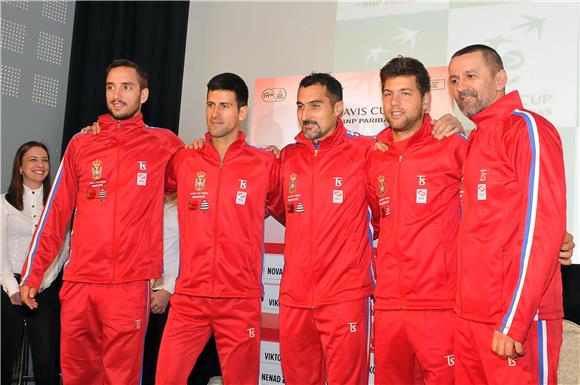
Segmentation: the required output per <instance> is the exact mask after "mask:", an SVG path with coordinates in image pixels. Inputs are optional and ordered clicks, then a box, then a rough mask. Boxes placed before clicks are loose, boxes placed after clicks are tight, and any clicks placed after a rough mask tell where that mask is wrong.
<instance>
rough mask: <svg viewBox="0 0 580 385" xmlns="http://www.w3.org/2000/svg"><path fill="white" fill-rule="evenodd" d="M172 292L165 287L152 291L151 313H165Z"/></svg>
mask: <svg viewBox="0 0 580 385" xmlns="http://www.w3.org/2000/svg"><path fill="white" fill-rule="evenodd" d="M170 297H171V293H170V292H168V291H167V290H165V289H161V290H156V291H153V292H152V293H151V313H153V314H163V313H165V311H166V310H167V304H168V303H169V298H170Z"/></svg>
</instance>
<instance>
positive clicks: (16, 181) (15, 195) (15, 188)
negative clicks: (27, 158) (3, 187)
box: [6, 140, 50, 211]
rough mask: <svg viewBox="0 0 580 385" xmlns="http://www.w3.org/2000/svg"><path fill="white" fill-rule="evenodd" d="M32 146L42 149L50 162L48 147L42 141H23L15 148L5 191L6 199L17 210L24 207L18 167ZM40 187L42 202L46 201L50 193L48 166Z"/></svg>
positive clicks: (20, 175) (21, 177) (21, 178)
mask: <svg viewBox="0 0 580 385" xmlns="http://www.w3.org/2000/svg"><path fill="white" fill-rule="evenodd" d="M32 147H40V148H42V149H44V151H46V154H47V155H48V161H49V162H50V152H48V148H47V147H46V145H45V144H44V143H40V142H36V141H34V140H31V141H30V142H26V143H24V144H23V145H21V146H20V147H18V150H16V154H15V155H14V162H13V163H12V178H11V179H10V187H8V192H7V193H6V200H7V201H8V203H10V204H11V205H12V206H14V207H15V208H16V209H17V210H19V211H22V209H23V207H24V203H23V201H22V196H23V195H24V187H23V183H24V180H23V176H22V174H21V173H20V167H22V158H24V154H26V152H27V151H28V150H30V149H31V148H32ZM42 187H43V190H42V193H43V197H42V199H43V202H44V203H46V199H47V198H48V194H49V193H50V166H49V169H48V173H47V174H46V178H44V180H43V181H42Z"/></svg>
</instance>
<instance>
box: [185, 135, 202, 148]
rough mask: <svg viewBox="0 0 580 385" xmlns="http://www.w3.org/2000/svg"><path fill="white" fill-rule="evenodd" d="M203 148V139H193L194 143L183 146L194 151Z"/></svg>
mask: <svg viewBox="0 0 580 385" xmlns="http://www.w3.org/2000/svg"><path fill="white" fill-rule="evenodd" d="M203 146H205V139H204V138H199V139H194V141H193V142H191V143H190V144H188V145H187V146H185V148H189V149H192V148H193V149H194V150H199V149H200V148H202V147H203Z"/></svg>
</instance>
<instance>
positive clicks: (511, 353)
mask: <svg viewBox="0 0 580 385" xmlns="http://www.w3.org/2000/svg"><path fill="white" fill-rule="evenodd" d="M491 350H492V351H493V352H494V353H495V354H497V355H498V356H500V357H501V358H512V359H515V358H517V357H521V356H523V355H524V354H525V352H524V345H522V343H521V342H518V341H516V340H514V339H513V338H511V337H509V336H508V335H506V334H503V333H500V332H499V331H497V330H494V331H493V338H492V340H491Z"/></svg>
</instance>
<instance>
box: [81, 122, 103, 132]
mask: <svg viewBox="0 0 580 385" xmlns="http://www.w3.org/2000/svg"><path fill="white" fill-rule="evenodd" d="M89 132H92V133H93V134H98V133H99V132H101V127H100V126H99V122H94V123H93V125H92V126H86V127H85V128H83V129H81V134H87V133H89Z"/></svg>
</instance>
